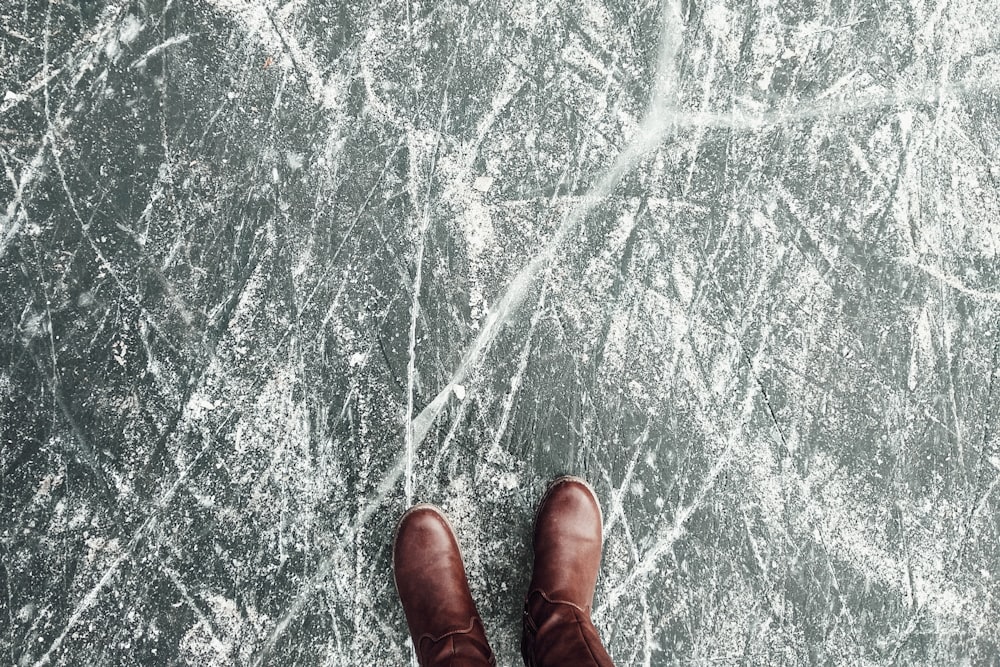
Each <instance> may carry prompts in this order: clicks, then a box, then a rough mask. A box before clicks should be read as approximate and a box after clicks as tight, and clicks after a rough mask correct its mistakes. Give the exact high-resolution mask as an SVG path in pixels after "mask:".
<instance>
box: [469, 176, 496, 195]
mask: <svg viewBox="0 0 1000 667" xmlns="http://www.w3.org/2000/svg"><path fill="white" fill-rule="evenodd" d="M492 185H493V177H492V176H480V177H479V178H477V179H476V182H475V183H473V184H472V187H473V188H475V189H476V190H479V191H480V192H486V191H488V190H489V189H490V186H492Z"/></svg>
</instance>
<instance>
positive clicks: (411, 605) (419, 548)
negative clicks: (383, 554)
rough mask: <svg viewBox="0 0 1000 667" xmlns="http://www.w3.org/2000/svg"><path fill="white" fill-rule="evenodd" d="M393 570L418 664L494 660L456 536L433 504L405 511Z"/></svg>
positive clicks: (398, 530) (488, 662)
mask: <svg viewBox="0 0 1000 667" xmlns="http://www.w3.org/2000/svg"><path fill="white" fill-rule="evenodd" d="M392 568H393V575H394V578H395V580H396V590H397V591H398V592H399V600H400V602H402V603H403V612H404V613H405V614H406V624H407V626H409V629H410V637H411V639H412V640H413V647H414V649H415V650H416V653H417V659H418V661H419V662H420V665H421V666H422V667H431V666H432V665H447V666H449V667H459V666H466V665H467V666H469V667H473V666H480V665H493V664H495V660H494V657H493V652H492V650H490V646H489V644H488V643H487V641H486V632H485V630H484V628H483V622H482V620H481V619H480V618H479V612H478V611H477V610H476V604H475V602H474V601H473V600H472V594H471V593H470V592H469V582H468V580H467V579H466V577H465V566H464V565H463V564H462V553H461V551H460V550H459V548H458V540H457V539H456V537H455V532H454V531H453V530H452V529H451V525H450V524H449V523H448V519H447V518H445V516H444V514H443V513H442V512H441V510H439V509H438V508H437V507H434V506H433V505H414V506H413V507H411V508H410V509H409V510H407V512H406V513H405V514H404V515H403V517H402V518H401V519H400V520H399V525H398V527H397V528H396V537H395V540H394V541H393V552H392Z"/></svg>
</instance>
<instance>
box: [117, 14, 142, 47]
mask: <svg viewBox="0 0 1000 667" xmlns="http://www.w3.org/2000/svg"><path fill="white" fill-rule="evenodd" d="M140 32H142V21H140V20H139V19H138V18H136V17H135V16H134V15H132V14H129V15H128V16H126V17H125V20H124V21H122V26H121V28H119V30H118V39H120V40H121V42H122V44H131V43H132V42H134V41H135V38H136V37H138V36H139V33H140Z"/></svg>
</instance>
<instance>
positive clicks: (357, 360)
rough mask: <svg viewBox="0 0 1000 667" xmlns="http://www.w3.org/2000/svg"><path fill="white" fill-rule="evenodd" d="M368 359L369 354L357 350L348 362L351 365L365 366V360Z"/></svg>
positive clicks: (356, 366)
mask: <svg viewBox="0 0 1000 667" xmlns="http://www.w3.org/2000/svg"><path fill="white" fill-rule="evenodd" d="M367 360H368V355H367V354H366V353H365V352H355V353H354V354H352V355H351V358H350V359H348V363H349V364H350V365H351V366H353V367H355V368H358V367H359V366H363V365H364V363H365V361H367Z"/></svg>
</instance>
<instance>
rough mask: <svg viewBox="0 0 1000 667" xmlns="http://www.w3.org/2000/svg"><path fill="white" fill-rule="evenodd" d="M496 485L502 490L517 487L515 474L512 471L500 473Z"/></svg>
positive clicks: (510, 489)
mask: <svg viewBox="0 0 1000 667" xmlns="http://www.w3.org/2000/svg"><path fill="white" fill-rule="evenodd" d="M497 485H498V486H499V487H500V488H501V489H503V490H504V491H512V490H514V489H516V488H517V487H518V479H517V475H515V474H514V473H512V472H505V473H504V474H502V475H500V479H498V480H497Z"/></svg>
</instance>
